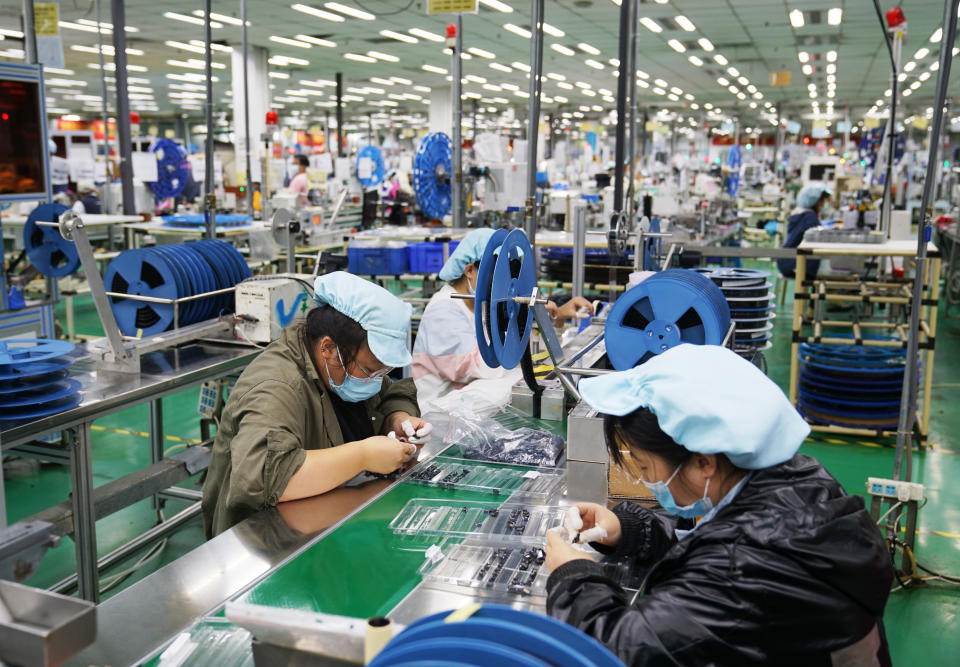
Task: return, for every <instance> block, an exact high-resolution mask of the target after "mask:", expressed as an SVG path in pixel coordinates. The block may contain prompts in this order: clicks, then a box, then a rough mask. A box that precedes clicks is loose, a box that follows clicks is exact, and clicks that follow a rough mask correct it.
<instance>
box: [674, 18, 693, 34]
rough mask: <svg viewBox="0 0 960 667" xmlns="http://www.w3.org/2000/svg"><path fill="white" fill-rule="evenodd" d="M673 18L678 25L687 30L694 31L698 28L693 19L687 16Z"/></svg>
mask: <svg viewBox="0 0 960 667" xmlns="http://www.w3.org/2000/svg"><path fill="white" fill-rule="evenodd" d="M673 20H674V21H675V22H676V24H677V25H678V26H680V27H681V28H683V29H684V30H686V31H687V32H693V31H694V30H696V29H697V26H695V25H693V21H691V20H690V19H688V18H687V17H686V16H675V17H674V18H673Z"/></svg>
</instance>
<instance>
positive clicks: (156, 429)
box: [149, 398, 163, 509]
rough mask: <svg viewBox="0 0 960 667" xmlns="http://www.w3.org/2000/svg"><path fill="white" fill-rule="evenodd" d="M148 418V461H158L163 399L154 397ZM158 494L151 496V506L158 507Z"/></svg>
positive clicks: (161, 444) (161, 433) (161, 449)
mask: <svg viewBox="0 0 960 667" xmlns="http://www.w3.org/2000/svg"><path fill="white" fill-rule="evenodd" d="M149 419H150V463H158V462H159V461H160V460H161V459H162V458H163V399H162V398H155V399H153V400H152V401H150V405H149ZM159 502H160V496H158V495H155V496H154V497H153V508H154V509H158V508H159V507H160V505H159Z"/></svg>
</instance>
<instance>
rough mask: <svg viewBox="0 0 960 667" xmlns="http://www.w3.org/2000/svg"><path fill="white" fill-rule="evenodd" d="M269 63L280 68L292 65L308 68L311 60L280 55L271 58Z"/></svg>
mask: <svg viewBox="0 0 960 667" xmlns="http://www.w3.org/2000/svg"><path fill="white" fill-rule="evenodd" d="M267 62H268V63H270V64H271V65H279V66H280V67H289V66H290V65H300V66H301V67H308V66H309V65H310V61H309V60H304V59H303V58H293V57H291V56H281V55H279V54H277V55H275V56H271V58H270V60H268V61H267Z"/></svg>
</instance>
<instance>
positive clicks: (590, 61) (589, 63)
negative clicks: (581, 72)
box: [583, 58, 604, 69]
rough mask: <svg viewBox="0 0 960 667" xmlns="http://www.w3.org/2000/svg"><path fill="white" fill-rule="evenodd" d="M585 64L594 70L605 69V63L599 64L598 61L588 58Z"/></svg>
mask: <svg viewBox="0 0 960 667" xmlns="http://www.w3.org/2000/svg"><path fill="white" fill-rule="evenodd" d="M583 62H584V63H585V64H586V66H587V67H592V68H593V69H603V68H604V66H603V63H601V62H597V61H596V60H594V59H593V58H587V59H586V60H584V61H583Z"/></svg>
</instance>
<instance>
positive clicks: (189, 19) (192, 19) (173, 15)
mask: <svg viewBox="0 0 960 667" xmlns="http://www.w3.org/2000/svg"><path fill="white" fill-rule="evenodd" d="M163 17H164V18H168V19H172V20H174V21H181V22H183V23H192V24H193V25H206V21H205V20H204V19H201V18H197V17H196V16H188V15H186V14H178V13H177V12H164V13H163ZM210 27H211V28H222V27H223V24H222V23H217V22H216V21H212V20H211V21H210Z"/></svg>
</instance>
